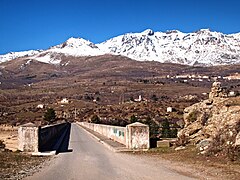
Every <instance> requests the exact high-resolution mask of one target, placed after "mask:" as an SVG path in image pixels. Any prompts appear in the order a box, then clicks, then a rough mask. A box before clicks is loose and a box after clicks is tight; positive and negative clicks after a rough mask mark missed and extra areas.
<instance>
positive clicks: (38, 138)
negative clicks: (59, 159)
mask: <svg viewBox="0 0 240 180" xmlns="http://www.w3.org/2000/svg"><path fill="white" fill-rule="evenodd" d="M70 129H71V124H70V123H61V124H55V125H51V126H46V127H38V126H36V125H35V124H33V123H27V124H24V125H22V126H20V127H19V128H18V149H19V150H20V151H24V152H32V153H34V154H37V153H38V152H45V151H55V152H65V151H67V150H68V143H69V137H70Z"/></svg>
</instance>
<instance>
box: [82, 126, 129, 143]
mask: <svg viewBox="0 0 240 180" xmlns="http://www.w3.org/2000/svg"><path fill="white" fill-rule="evenodd" d="M78 124H80V125H81V126H83V127H86V128H88V129H91V130H93V131H95V132H98V133H99V134H102V135H103V136H106V137H107V138H110V139H112V140H114V141H117V142H119V143H122V144H124V145H126V128H125V127H120V126H110V125H104V124H94V123H87V122H78Z"/></svg>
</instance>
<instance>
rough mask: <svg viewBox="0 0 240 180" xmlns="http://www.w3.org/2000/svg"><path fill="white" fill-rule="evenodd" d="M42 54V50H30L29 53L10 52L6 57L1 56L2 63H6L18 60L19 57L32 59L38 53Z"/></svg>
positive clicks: (0, 61)
mask: <svg viewBox="0 0 240 180" xmlns="http://www.w3.org/2000/svg"><path fill="white" fill-rule="evenodd" d="M40 52H42V50H29V51H21V52H10V53H7V54H5V55H0V63H2V62H6V61H9V60H12V59H16V58H19V57H31V56H33V55H36V54H38V53H40Z"/></svg>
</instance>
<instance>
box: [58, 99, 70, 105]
mask: <svg viewBox="0 0 240 180" xmlns="http://www.w3.org/2000/svg"><path fill="white" fill-rule="evenodd" d="M60 103H61V104H69V100H68V99H67V98H63V99H62V100H61V101H60Z"/></svg>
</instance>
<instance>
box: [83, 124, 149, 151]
mask: <svg viewBox="0 0 240 180" xmlns="http://www.w3.org/2000/svg"><path fill="white" fill-rule="evenodd" d="M78 124H79V125H81V126H83V127H86V128H88V129H91V130H93V131H95V132H98V133H99V134H102V135H104V136H106V137H108V138H110V139H113V140H114V141H117V142H119V143H122V144H124V145H126V147H127V148H129V149H149V147H150V142H149V126H148V125H145V124H142V123H139V122H137V123H133V124H130V125H128V126H126V127H119V126H110V125H102V124H94V123H87V122H78Z"/></svg>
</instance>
